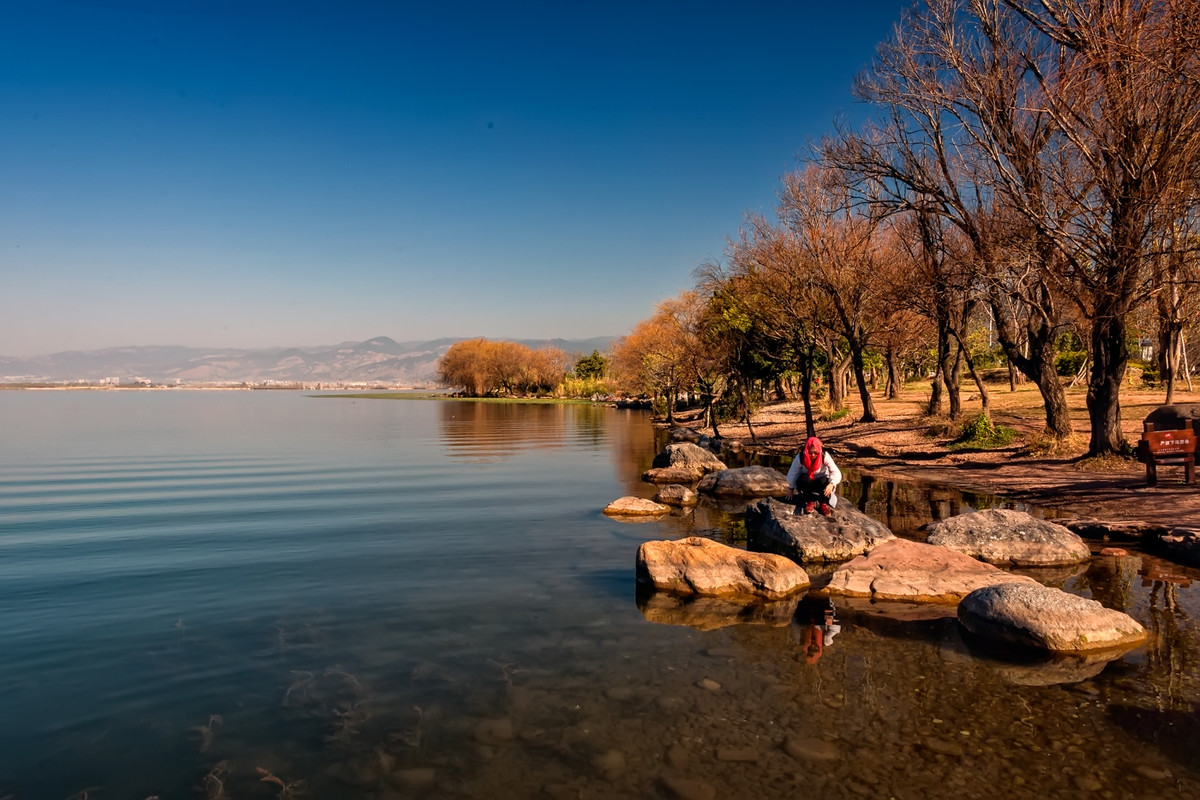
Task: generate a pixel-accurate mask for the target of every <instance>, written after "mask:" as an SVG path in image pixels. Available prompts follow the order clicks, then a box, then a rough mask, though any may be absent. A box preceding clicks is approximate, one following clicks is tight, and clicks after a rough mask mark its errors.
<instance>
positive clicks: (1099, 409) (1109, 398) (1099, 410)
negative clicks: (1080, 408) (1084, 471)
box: [1087, 312, 1129, 456]
mask: <svg viewBox="0 0 1200 800" xmlns="http://www.w3.org/2000/svg"><path fill="white" fill-rule="evenodd" d="M1128 360H1129V350H1128V348H1127V347H1126V344H1125V318H1124V317H1123V316H1120V315H1118V314H1114V313H1103V312H1101V313H1098V314H1097V316H1096V319H1095V320H1093V322H1092V374H1091V376H1090V378H1089V380H1088V389H1087V409H1088V419H1089V421H1090V422H1091V425H1092V435H1091V439H1090V441H1089V442H1088V452H1087V454H1088V455H1089V456H1106V455H1116V454H1119V453H1123V452H1124V451H1125V436H1124V435H1123V434H1122V433H1121V382H1122V381H1123V380H1124V379H1125V365H1126V362H1127V361H1128Z"/></svg>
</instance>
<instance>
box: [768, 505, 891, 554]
mask: <svg viewBox="0 0 1200 800" xmlns="http://www.w3.org/2000/svg"><path fill="white" fill-rule="evenodd" d="M795 512H796V507H795V506H793V505H791V504H790V503H781V502H779V501H778V500H773V499H771V498H767V499H764V500H759V501H758V502H757V503H755V504H754V505H752V506H750V508H748V509H747V510H746V529H747V531H749V533H750V534H751V535H752V536H756V537H758V538H760V539H762V540H764V541H766V542H770V543H771V544H773V545H776V546H778V547H780V548H782V550H783V552H784V553H786V554H787V555H789V556H791V557H792V558H794V559H796V560H797V561H801V562H837V561H846V560H848V559H851V558H854V557H855V556H860V555H863V554H864V553H869V552H870V551H871V550H873V549H874V548H875V547H877V546H878V545H880V544H883V543H884V542H890V541H891V540H892V539H895V538H896V535H895V534H894V533H892V532H891V531H890V530H888V527H887V526H886V525H884V524H883V523H882V522H879V521H877V520H874V519H872V518H871V517H868V516H867V515H866V514H864V513H862V512H861V511H859V510H858V509H857V508H855V507H854V506H852V505H850V504H849V503H842V504H840V505H839V506H838V507H837V508H836V509H835V510H834V512H833V515H832V516H828V517H826V516H824V515H822V514H797V513H795Z"/></svg>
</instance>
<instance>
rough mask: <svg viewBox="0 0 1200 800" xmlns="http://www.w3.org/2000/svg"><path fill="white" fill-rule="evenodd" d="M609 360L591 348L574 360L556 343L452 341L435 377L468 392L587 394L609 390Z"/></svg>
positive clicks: (486, 394) (491, 394)
mask: <svg viewBox="0 0 1200 800" xmlns="http://www.w3.org/2000/svg"><path fill="white" fill-rule="evenodd" d="M607 370H608V360H607V359H606V358H604V356H602V355H600V353H599V352H598V351H595V350H593V351H592V354H591V355H590V356H582V357H580V358H578V359H576V361H575V362H574V365H573V366H572V363H571V360H570V358H569V357H568V356H567V354H566V353H564V352H563V351H562V350H560V349H558V348H557V347H543V348H540V349H537V350H535V349H533V348H530V347H526V346H525V345H523V344H519V343H517V342H506V341H492V340H489V339H468V340H464V341H461V342H455V343H454V344H453V345H451V346H450V349H449V350H447V351H446V354H445V355H444V356H442V358H441V360H440V361H439V362H438V379H439V380H440V381H441V382H442V383H443V384H445V385H446V386H453V387H457V388H459V389H460V390H462V392H463V393H464V394H466V395H468V396H471V397H501V396H519V395H524V396H529V395H555V396H559V397H562V396H570V397H578V396H589V395H592V394H596V393H607V391H608V387H607V385H606V384H604V383H603V379H604V377H605V373H606V372H607Z"/></svg>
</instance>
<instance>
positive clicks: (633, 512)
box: [604, 497, 671, 517]
mask: <svg viewBox="0 0 1200 800" xmlns="http://www.w3.org/2000/svg"><path fill="white" fill-rule="evenodd" d="M670 510H671V507H670V506H665V505H663V504H662V503H656V502H654V501H653V500H647V499H646V498H644V497H621V498H619V499H617V500H613V501H612V502H611V503H609V504H608V505H606V506H605V507H604V513H605V514H608V515H609V516H610V517H657V516H661V515H663V514H666V513H669V512H670Z"/></svg>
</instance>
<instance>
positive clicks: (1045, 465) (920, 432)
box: [689, 384, 1200, 532]
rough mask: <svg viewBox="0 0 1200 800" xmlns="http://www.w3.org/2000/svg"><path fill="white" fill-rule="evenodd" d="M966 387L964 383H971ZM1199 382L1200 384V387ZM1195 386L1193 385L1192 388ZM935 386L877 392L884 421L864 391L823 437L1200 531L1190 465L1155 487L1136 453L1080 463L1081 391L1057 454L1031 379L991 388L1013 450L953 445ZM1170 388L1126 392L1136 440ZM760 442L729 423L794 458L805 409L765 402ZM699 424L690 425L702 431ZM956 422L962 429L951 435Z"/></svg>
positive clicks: (875, 466) (1129, 430) (960, 484)
mask: <svg viewBox="0 0 1200 800" xmlns="http://www.w3.org/2000/svg"><path fill="white" fill-rule="evenodd" d="M964 388H965V387H964ZM1198 388H1200V387H1198ZM1184 389H1186V386H1185V387H1184ZM928 396H929V388H928V386H926V385H923V384H909V385H908V386H907V387H905V391H904V392H902V393H901V397H900V399H898V400H887V399H883V398H882V397H873V400H874V402H875V404H876V411H877V412H878V416H879V421H878V422H871V423H860V422H857V421H856V420H857V419H858V418H859V417H860V416H861V414H862V407H861V406H860V405H858V403H857V395H855V396H854V397H852V398H850V404H849V407H850V413H849V414H847V415H845V416H843V417H842V418H841V419H838V420H834V421H822V420H820V419H818V420H817V423H816V428H817V435H818V436H819V437H820V438H821V440H822V442H824V443H825V445H826V447H827V448H828V449H829V450H830V452H831V453H832V454H833V455H834V457H835V458H836V459H838V461H839V463H840V464H844V465H846V466H850V467H855V468H859V469H862V470H865V471H868V472H871V473H873V474H876V475H880V476H889V475H890V476H894V477H898V478H904V479H907V480H916V481H921V482H925V483H939V484H944V485H947V486H953V487H956V488H960V489H966V490H969V491H975V492H986V493H989V494H994V495H1000V496H1004V497H1008V498H1012V499H1014V500H1020V501H1023V502H1028V503H1030V504H1033V505H1038V506H1043V507H1047V508H1054V509H1058V510H1060V511H1064V512H1068V513H1070V514H1073V515H1075V516H1077V517H1079V518H1082V519H1100V520H1105V521H1122V522H1135V521H1140V522H1145V523H1150V524H1155V525H1162V526H1163V527H1166V528H1183V529H1185V530H1194V531H1197V532H1200V484H1193V485H1185V484H1183V482H1182V481H1183V470H1182V469H1181V468H1178V467H1176V468H1171V467H1166V468H1160V470H1159V485H1158V486H1157V487H1148V486H1147V485H1146V468H1145V466H1144V465H1143V464H1141V463H1140V462H1138V461H1137V460H1135V459H1133V458H1110V459H1104V460H1103V461H1101V462H1099V463H1097V460H1095V459H1091V460H1081V458H1082V456H1083V455H1084V454H1085V453H1086V451H1087V440H1088V435H1089V426H1088V418H1087V412H1086V408H1085V405H1084V394H1083V391H1082V389H1069V390H1068V393H1067V402H1068V404H1069V405H1070V407H1071V410H1072V421H1073V423H1074V426H1075V430H1076V437H1075V439H1073V440H1072V441H1071V442H1069V443H1067V444H1066V445H1065V446H1062V447H1059V448H1058V452H1047V450H1048V448H1046V446H1045V438H1044V437H1043V436H1042V435H1041V431H1042V429H1043V428H1044V425H1045V417H1044V412H1043V406H1042V401H1041V396H1040V395H1039V394H1038V392H1037V390H1036V388H1034V387H1032V386H1029V385H1025V386H1020V387H1018V389H1017V391H1015V392H1013V391H1010V390H1009V388H1008V386H1007V384H1003V385H999V386H991V387H989V396H990V398H991V410H992V418H993V420H994V422H995V424H997V425H1003V426H1007V427H1010V428H1013V429H1014V430H1015V431H1016V434H1017V435H1016V438H1015V439H1014V441H1013V443H1012V444H1011V445H1009V446H1007V447H1004V448H1000V449H996V450H983V451H954V450H950V449H948V448H947V445H948V444H949V443H951V442H952V441H953V440H954V439H955V437H956V435H957V427H956V426H950V425H948V424H947V423H948V421H947V420H946V419H944V418H938V419H931V418H929V417H927V416H925V415H924V414H923V410H924V405H925V403H926V402H927V400H928ZM1163 398H1164V392H1162V391H1161V390H1154V391H1147V390H1132V389H1131V390H1130V391H1128V392H1125V393H1123V394H1122V397H1121V403H1122V405H1121V415H1122V425H1121V428H1122V431H1123V432H1124V434H1125V437H1126V438H1127V439H1128V440H1129V441H1130V443H1131V444H1132V443H1136V442H1137V440H1138V438H1139V436H1140V435H1141V431H1142V420H1143V419H1144V418H1145V416H1146V415H1147V414H1149V413H1150V412H1151V411H1152V410H1154V409H1155V408H1156V407H1158V406H1159V405H1162V404H1163ZM963 399H964V403H963V407H964V413H963V415H962V420H963V421H965V420H969V419H972V418H974V417H975V416H977V415H978V414H979V413H980V410H981V405H980V403H979V396H978V393H975V392H967V391H964V392H963ZM1174 400H1175V402H1176V403H1197V402H1200V393H1197V392H1187V391H1183V392H1179V391H1177V392H1176V396H1175V398H1174ZM751 423H752V425H753V428H754V433H755V437H756V441H755V442H752V441H751V437H750V433H749V431H748V429H747V427H746V425H745V424H744V423H742V424H723V425H721V426H720V433H721V435H722V436H723V437H724V438H725V440H726V441H727V442H728V441H737V442H740V443H741V444H742V445H743V446H745V447H748V448H753V449H758V450H761V451H763V452H769V453H779V454H789V455H790V454H794V453H795V452H796V451H797V450H798V449H799V447H800V446H801V445H802V444H803V442H804V439H805V425H804V406H803V405H802V404H801V403H800V402H786V403H778V404H773V405H770V406H766V407H764V408H762V409H760V410H759V411H758V412H757V413H755V414H754V415H753V417H752V418H751ZM697 426H698V423H692V424H691V425H690V426H689V427H693V428H695V429H696V430H697V431H699V432H702V433H710V434H711V433H712V430H711V429H701V428H699V427H697ZM946 428H954V431H953V432H940V433H939V434H937V435H935V434H934V433H931V431H944V430H945V429H946Z"/></svg>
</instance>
